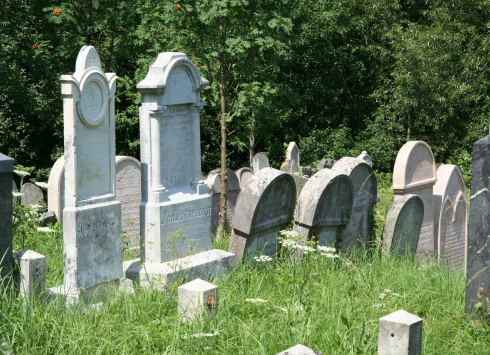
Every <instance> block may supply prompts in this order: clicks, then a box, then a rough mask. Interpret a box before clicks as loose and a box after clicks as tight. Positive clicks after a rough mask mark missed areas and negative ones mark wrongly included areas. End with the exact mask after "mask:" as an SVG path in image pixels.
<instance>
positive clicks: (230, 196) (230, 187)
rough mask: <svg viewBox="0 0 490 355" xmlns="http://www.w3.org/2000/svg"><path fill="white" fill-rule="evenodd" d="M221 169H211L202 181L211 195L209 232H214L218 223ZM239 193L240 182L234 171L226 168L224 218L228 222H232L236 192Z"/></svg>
mask: <svg viewBox="0 0 490 355" xmlns="http://www.w3.org/2000/svg"><path fill="white" fill-rule="evenodd" d="M220 173H221V169H215V170H212V171H211V172H210V173H209V174H208V177H207V178H206V180H205V181H204V182H205V183H206V185H207V186H208V193H209V194H210V195H211V232H212V233H213V234H214V233H216V230H217V228H218V224H219V211H220V205H221V176H220ZM239 193H240V183H239V182H238V177H237V176H236V174H235V172H234V171H233V170H231V169H228V180H227V181H226V219H227V220H228V222H230V224H232V223H233V214H234V211H235V204H236V199H237V197H238V194H239Z"/></svg>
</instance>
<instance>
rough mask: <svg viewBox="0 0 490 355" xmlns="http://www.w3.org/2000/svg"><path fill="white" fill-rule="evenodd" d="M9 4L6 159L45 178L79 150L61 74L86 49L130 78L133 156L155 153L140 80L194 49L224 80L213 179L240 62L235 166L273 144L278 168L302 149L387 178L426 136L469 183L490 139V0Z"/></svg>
mask: <svg viewBox="0 0 490 355" xmlns="http://www.w3.org/2000/svg"><path fill="white" fill-rule="evenodd" d="M177 5H179V6H177ZM0 11H1V13H0V43H1V46H0V152H2V153H4V154H7V155H9V156H11V157H13V158H14V159H15V160H16V163H17V164H22V165H24V166H34V167H36V169H37V170H36V172H37V174H38V175H37V176H35V177H34V179H36V178H37V179H42V180H47V174H48V172H49V168H50V167H51V166H52V164H53V163H54V161H55V160H56V159H57V158H58V157H60V156H61V155H62V154H63V115H62V99H61V90H60V87H61V86H60V80H59V79H60V76H61V75H63V74H70V73H73V71H74V69H75V60H76V57H77V54H78V52H79V50H80V48H81V47H82V46H83V45H85V44H91V45H94V46H95V47H96V48H97V50H98V52H99V54H100V56H101V60H102V64H103V67H104V68H103V69H104V71H106V72H115V73H117V75H118V76H119V79H118V84H117V93H116V95H117V102H116V111H117V116H116V139H117V153H118V154H120V155H130V156H134V157H136V158H139V125H138V106H139V101H140V95H139V94H138V93H137V91H136V88H135V85H136V84H137V83H138V82H139V81H141V80H142V79H143V78H144V77H145V75H146V72H147V69H148V66H149V65H151V64H152V63H153V61H154V60H155V58H156V56H157V55H158V53H160V52H164V51H181V52H185V53H187V55H188V56H189V58H190V59H191V60H193V61H195V62H197V63H198V64H199V66H200V68H199V69H200V70H201V73H202V75H203V76H204V77H205V78H207V79H208V80H210V81H211V85H210V86H209V87H208V88H207V89H205V90H204V91H203V92H202V100H203V101H205V102H206V103H207V106H206V108H205V110H204V111H203V114H202V130H201V132H202V152H203V172H204V173H207V172H208V171H209V170H211V169H214V168H216V167H218V166H219V159H220V154H219V142H218V140H219V133H220V123H219V116H220V102H219V100H220V99H219V97H220V96H219V83H218V82H217V80H215V79H214V78H216V77H219V76H218V75H217V72H218V69H220V68H219V65H220V63H225V62H226V63H228V65H229V67H228V68H227V70H228V71H227V73H228V74H227V75H228V76H227V78H226V80H225V82H226V85H227V105H228V106H227V107H228V108H227V110H228V111H229V114H228V116H227V120H228V123H227V125H228V127H227V128H228V132H229V137H228V143H227V145H228V152H229V155H228V165H229V166H230V168H232V169H237V168H240V167H242V166H246V165H249V158H250V156H251V155H252V154H254V153H256V152H259V151H264V152H266V154H267V155H268V156H269V158H270V160H271V164H272V166H274V167H278V166H279V164H280V163H281V161H282V160H283V159H284V149H285V148H284V145H285V144H287V143H288V142H290V141H296V142H297V143H298V144H299V146H300V149H301V154H302V155H301V160H302V165H307V164H311V165H314V164H315V163H316V162H317V161H318V160H319V159H321V158H334V159H339V158H340V157H342V156H344V155H350V156H357V155H358V154H359V153H360V152H361V150H367V151H368V152H369V154H370V155H371V156H372V157H373V160H374V162H375V166H374V167H375V168H376V169H377V170H379V171H385V172H386V171H390V170H391V169H392V167H393V164H394V160H395V157H396V154H397V152H398V149H399V148H400V147H401V146H402V145H403V144H404V143H405V142H406V141H407V140H418V139H420V140H424V141H426V142H427V143H429V145H430V146H431V147H432V149H433V152H434V154H435V158H436V162H438V163H454V164H457V165H458V166H459V167H460V169H461V170H462V172H463V174H464V175H465V177H466V178H468V177H469V171H470V166H471V147H472V143H473V142H474V141H476V140H477V139H479V138H481V137H482V136H484V135H486V134H487V132H488V120H487V117H488V116H489V113H490V112H489V111H490V105H489V103H490V101H489V85H488V84H489V82H490V65H489V63H488V62H489V60H490V59H489V58H490V53H489V52H490V43H489V41H490V36H489V31H490V27H489V25H490V23H489V19H490V16H489V15H490V1H474V0H454V1H448V0H436V1H426V0H423V1H403V0H402V1H391V0H390V1H389V0H326V1H321V2H318V1H314V0H275V1H272V0H261V1H255V0H250V1H246V0H223V1H215V0H213V1H211V0H201V1H187V0H186V1H182V2H179V1H166V0H127V1H123V0H79V1H75V0H70V1H65V2H61V1H59V0H8V1H6V2H3V3H2V4H1V5H0ZM223 31H224V32H223ZM223 33H226V39H225V40H222V39H223V36H222V34H223ZM220 34H221V37H220Z"/></svg>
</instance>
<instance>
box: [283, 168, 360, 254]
mask: <svg viewBox="0 0 490 355" xmlns="http://www.w3.org/2000/svg"><path fill="white" fill-rule="evenodd" d="M352 204H353V186H352V182H351V180H350V178H349V177H348V176H347V175H345V174H341V173H339V172H336V171H333V170H330V169H323V170H320V171H319V172H317V173H316V174H315V175H313V176H312V177H311V178H310V179H309V180H308V181H307V182H306V184H305V186H304V188H303V190H302V191H301V194H300V195H299V199H298V204H297V206H296V211H295V212H294V220H295V225H294V228H293V230H294V231H296V232H298V233H301V234H304V235H305V236H306V238H307V239H311V237H312V236H315V237H318V240H319V243H320V245H322V246H334V243H335V240H336V237H337V229H338V227H340V226H341V225H342V224H346V223H347V222H348V221H349V217H350V213H351V211H352Z"/></svg>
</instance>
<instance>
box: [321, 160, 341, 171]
mask: <svg viewBox="0 0 490 355" xmlns="http://www.w3.org/2000/svg"><path fill="white" fill-rule="evenodd" d="M336 162H337V160H333V159H321V160H320V161H319V162H318V165H317V166H316V169H317V170H322V169H332V167H333V166H334V165H335V163H336Z"/></svg>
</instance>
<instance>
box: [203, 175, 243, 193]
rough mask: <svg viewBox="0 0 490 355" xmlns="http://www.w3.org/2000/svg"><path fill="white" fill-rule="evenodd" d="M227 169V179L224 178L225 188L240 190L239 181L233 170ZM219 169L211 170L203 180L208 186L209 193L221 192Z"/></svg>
mask: <svg viewBox="0 0 490 355" xmlns="http://www.w3.org/2000/svg"><path fill="white" fill-rule="evenodd" d="M227 170H228V180H226V190H227V191H233V190H240V183H239V181H238V178H237V176H236V174H235V172H234V171H233V170H231V169H227ZM220 174H221V169H214V170H211V171H210V172H209V174H208V176H207V178H206V180H205V181H204V183H205V184H206V185H207V186H208V193H209V194H211V195H212V194H219V193H220V192H221V175H220Z"/></svg>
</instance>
